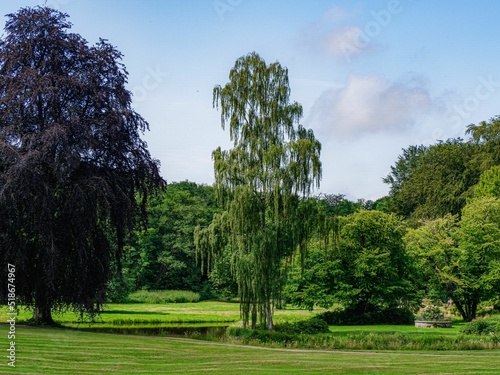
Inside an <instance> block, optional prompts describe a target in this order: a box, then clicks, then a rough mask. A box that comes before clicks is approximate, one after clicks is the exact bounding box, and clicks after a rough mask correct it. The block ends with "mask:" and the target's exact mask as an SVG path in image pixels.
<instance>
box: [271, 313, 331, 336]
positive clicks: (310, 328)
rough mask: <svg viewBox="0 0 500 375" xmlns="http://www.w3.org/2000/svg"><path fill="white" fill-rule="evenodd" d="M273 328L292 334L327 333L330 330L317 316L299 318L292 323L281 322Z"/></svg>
mask: <svg viewBox="0 0 500 375" xmlns="http://www.w3.org/2000/svg"><path fill="white" fill-rule="evenodd" d="M275 329H276V331H277V332H285V333H292V334H300V333H308V334H315V333H328V332H330V330H329V328H328V324H327V323H326V322H325V321H324V320H323V319H319V318H317V317H313V318H311V319H308V320H300V321H298V322H294V323H288V322H286V323H281V324H276V326H275Z"/></svg>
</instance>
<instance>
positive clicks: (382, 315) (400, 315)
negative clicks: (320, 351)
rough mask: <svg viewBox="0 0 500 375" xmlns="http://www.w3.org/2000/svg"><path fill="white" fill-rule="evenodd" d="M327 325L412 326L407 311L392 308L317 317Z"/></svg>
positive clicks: (332, 313)
mask: <svg viewBox="0 0 500 375" xmlns="http://www.w3.org/2000/svg"><path fill="white" fill-rule="evenodd" d="M317 316H318V318H319V319H322V320H324V321H325V322H326V323H327V324H329V325H347V326H355V325H372V324H413V320H414V319H413V313H412V312H411V311H410V310H408V309H401V308H394V309H384V310H378V311H371V312H366V313H362V314H360V313H359V312H358V311H356V310H353V309H345V310H344V309H339V310H333V311H325V312H323V313H321V314H318V315H317Z"/></svg>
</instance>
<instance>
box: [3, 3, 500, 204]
mask: <svg viewBox="0 0 500 375" xmlns="http://www.w3.org/2000/svg"><path fill="white" fill-rule="evenodd" d="M45 2H46V4H47V5H49V6H52V7H54V8H57V9H59V10H61V11H63V12H65V13H68V14H69V15H70V21H71V22H72V23H73V28H72V31H73V32H77V33H79V34H81V35H82V36H83V37H84V38H86V39H87V40H88V41H89V43H91V44H93V43H95V42H96V41H97V40H98V38H99V37H102V38H105V39H108V40H109V41H110V43H112V44H113V45H115V46H116V47H117V48H118V49H119V50H120V51H121V52H122V53H123V54H124V58H123V62H124V64H125V65H126V67H127V70H128V72H129V90H130V91H132V93H133V94H134V103H133V105H134V108H135V109H136V110H137V111H138V112H139V113H140V114H141V115H142V116H143V117H144V118H145V119H146V120H147V121H148V122H149V124H150V128H151V131H150V132H148V133H146V134H145V136H144V138H145V139H146V141H147V142H148V145H149V149H150V151H151V153H152V155H153V156H154V157H156V158H158V159H159V160H160V161H161V165H162V166H161V173H162V175H163V177H164V178H166V179H167V180H168V181H170V182H172V181H182V180H186V179H187V180H190V181H195V182H198V183H207V184H211V183H212V182H213V166H212V161H211V152H212V150H214V149H215V148H217V147H218V146H221V147H223V148H229V147H230V146H231V144H230V142H229V134H228V133H227V132H224V131H223V130H222V129H221V127H220V115H219V113H218V112H217V111H216V110H215V109H214V108H212V89H213V87H214V86H215V85H216V84H221V85H223V84H225V83H226V82H227V81H228V74H229V70H230V69H231V68H232V66H233V65H234V62H235V60H236V59H237V58H239V57H240V56H242V55H245V54H247V53H249V52H252V51H255V52H257V53H259V54H260V55H261V57H263V58H264V59H265V60H266V61H267V62H268V63H270V62H274V61H276V60H278V61H279V62H280V63H281V64H282V65H283V66H286V67H287V68H288V69H289V78H290V86H291V90H292V91H291V99H292V100H295V101H297V102H299V103H301V104H302V105H303V108H304V117H303V119H302V121H301V122H302V124H303V125H304V126H306V127H308V128H312V129H313V130H314V132H315V134H316V137H317V138H318V139H319V140H320V141H321V143H322V145H323V149H322V157H321V159H322V162H323V181H322V183H321V187H320V189H319V191H317V193H319V192H322V193H332V194H336V193H342V194H346V195H347V196H348V197H349V198H351V199H358V198H365V199H373V200H374V199H377V198H380V197H382V196H384V195H386V194H387V192H388V186H387V185H385V184H383V183H382V178H383V177H384V176H386V175H387V174H388V173H389V171H390V166H391V165H392V164H393V163H394V161H395V160H396V158H397V156H398V155H399V154H400V153H401V149H402V148H406V147H408V146H410V145H415V144H430V143H434V142H436V140H438V139H443V140H444V139H447V138H449V137H455V136H462V137H463V136H464V131H465V127H466V126H467V125H468V124H470V123H477V122H480V121H483V120H488V119H489V118H491V117H493V116H496V115H499V114H500V108H499V106H498V104H499V103H500V100H499V99H500V69H499V68H498V66H499V61H500V58H499V57H500V56H499V54H500V50H499V49H498V38H496V37H495V36H496V35H497V34H498V33H497V31H496V25H497V22H498V16H499V15H500V2H497V1H493V0H490V1H486V0H480V1H472V0H470V1H465V0H462V1H460V0H457V1H453V2H451V1H444V0H443V1H435V0H434V1H432V0H390V1H376V0H372V1H368V0H365V1H333V0H329V1H326V0H314V1H312V0H266V1H264V0H163V1H162V0H156V1H153V0H105V1H102V0H47V1H41V0H33V1H28V0H26V1H12V0H0V11H1V12H0V13H1V14H2V15H5V14H7V13H11V12H15V11H16V10H17V9H18V8H19V7H21V6H33V5H42V4H44V3H45ZM4 23H5V18H4V19H3V22H2V24H4Z"/></svg>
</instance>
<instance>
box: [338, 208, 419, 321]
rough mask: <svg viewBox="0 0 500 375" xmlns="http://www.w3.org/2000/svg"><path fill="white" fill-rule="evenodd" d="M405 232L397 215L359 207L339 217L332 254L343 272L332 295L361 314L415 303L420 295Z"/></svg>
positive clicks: (347, 307)
mask: <svg viewBox="0 0 500 375" xmlns="http://www.w3.org/2000/svg"><path fill="white" fill-rule="evenodd" d="M405 232H406V226H405V225H404V224H403V222H402V220H401V219H400V218H398V217H397V216H395V215H393V214H386V213H383V212H380V211H359V212H357V213H355V214H353V215H350V216H347V217H345V218H341V222H340V233H339V240H338V242H339V243H338V245H337V250H336V254H335V255H334V256H335V258H337V259H338V260H339V261H340V263H339V266H340V270H342V273H340V276H339V277H338V278H337V280H336V283H337V286H336V287H335V288H334V296H335V299H336V300H337V301H338V302H339V303H341V304H342V305H344V307H346V309H349V310H352V311H353V312H356V313H359V314H363V313H367V312H372V311H378V310H385V309H395V308H397V307H405V308H411V307H415V305H416V304H417V303H418V302H417V301H419V296H418V294H417V293H416V290H415V288H414V285H413V284H414V283H413V280H412V278H411V277H412V275H413V274H414V270H413V268H412V262H411V258H410V257H409V256H408V254H407V252H406V249H405V246H404V242H403V236H404V234H405Z"/></svg>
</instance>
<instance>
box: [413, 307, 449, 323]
mask: <svg viewBox="0 0 500 375" xmlns="http://www.w3.org/2000/svg"><path fill="white" fill-rule="evenodd" d="M419 318H422V320H425V321H435V320H443V319H444V314H443V312H442V311H441V309H440V308H439V306H436V305H429V306H426V307H425V308H424V310H423V311H422V314H421V315H420V317H419Z"/></svg>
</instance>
